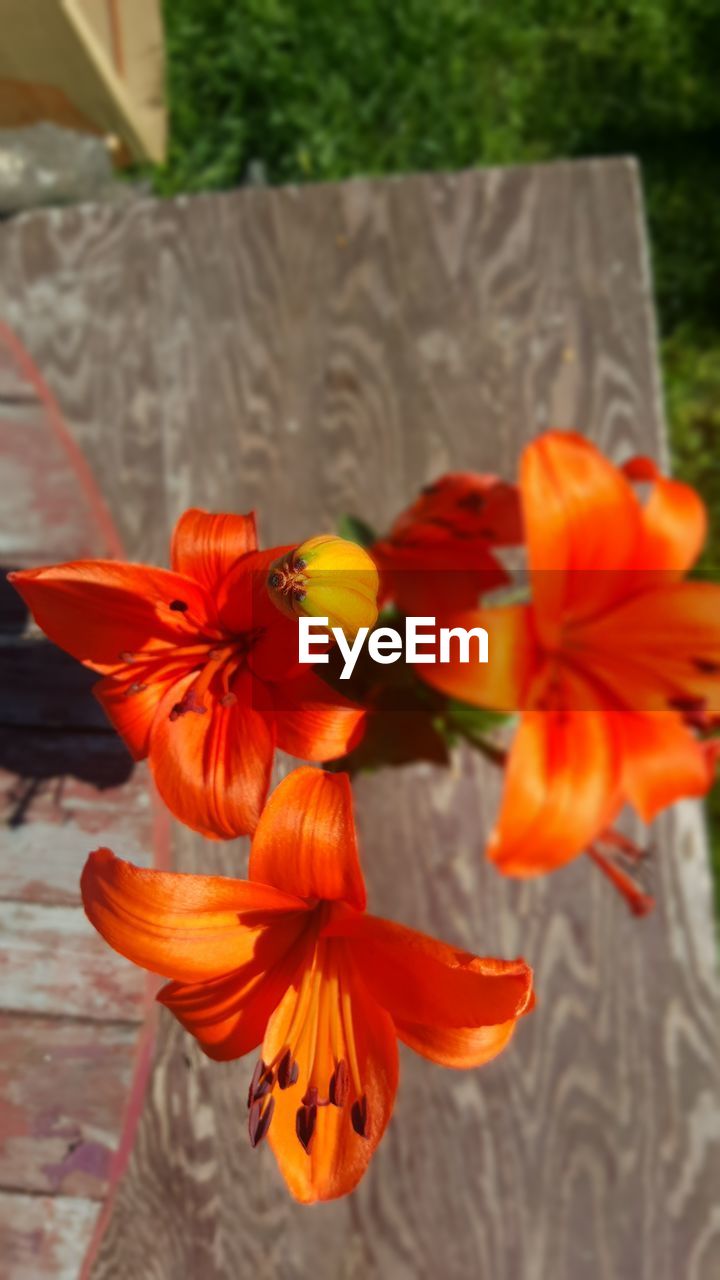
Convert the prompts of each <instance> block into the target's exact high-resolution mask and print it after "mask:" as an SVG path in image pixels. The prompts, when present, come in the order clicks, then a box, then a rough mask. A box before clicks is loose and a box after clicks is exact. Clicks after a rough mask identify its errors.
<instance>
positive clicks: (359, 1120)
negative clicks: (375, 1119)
mask: <svg viewBox="0 0 720 1280" xmlns="http://www.w3.org/2000/svg"><path fill="white" fill-rule="evenodd" d="M350 1119H351V1120H352V1127H353V1129H354V1130H355V1132H356V1133H359V1135H360V1137H361V1138H367V1097H366V1096H365V1094H363V1096H362V1098H356V1099H355V1101H354V1102H353V1104H352V1107H351V1108H350Z"/></svg>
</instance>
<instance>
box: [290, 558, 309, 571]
mask: <svg viewBox="0 0 720 1280" xmlns="http://www.w3.org/2000/svg"><path fill="white" fill-rule="evenodd" d="M293 568H294V569H297V570H298V571H299V572H302V570H303V569H307V560H303V559H302V556H301V557H300V559H299V560H296V561H295V563H294V565H293Z"/></svg>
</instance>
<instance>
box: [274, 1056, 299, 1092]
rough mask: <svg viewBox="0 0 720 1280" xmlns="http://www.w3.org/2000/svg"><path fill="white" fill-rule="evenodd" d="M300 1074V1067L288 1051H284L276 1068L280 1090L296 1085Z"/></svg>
mask: <svg viewBox="0 0 720 1280" xmlns="http://www.w3.org/2000/svg"><path fill="white" fill-rule="evenodd" d="M299 1074H300V1067H299V1065H298V1063H297V1062H296V1061H295V1059H294V1058H293V1056H292V1053H291V1052H290V1050H289V1049H286V1050H285V1052H284V1054H283V1056H282V1058H281V1059H280V1061H279V1063H278V1066H277V1082H278V1085H279V1087H280V1088H281V1089H289V1088H290V1086H291V1085H293V1084H297V1079H298V1076H299Z"/></svg>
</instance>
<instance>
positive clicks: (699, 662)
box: [693, 658, 720, 676]
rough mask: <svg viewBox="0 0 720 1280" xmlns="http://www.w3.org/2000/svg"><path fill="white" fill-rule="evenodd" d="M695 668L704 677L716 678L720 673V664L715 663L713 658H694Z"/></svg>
mask: <svg viewBox="0 0 720 1280" xmlns="http://www.w3.org/2000/svg"><path fill="white" fill-rule="evenodd" d="M693 666H694V667H695V668H696V669H697V670H698V671H701V672H702V674H703V675H704V676H716V675H718V674H719V673H720V662H713V661H712V659H711V658H693Z"/></svg>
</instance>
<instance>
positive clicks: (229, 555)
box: [170, 507, 257, 593]
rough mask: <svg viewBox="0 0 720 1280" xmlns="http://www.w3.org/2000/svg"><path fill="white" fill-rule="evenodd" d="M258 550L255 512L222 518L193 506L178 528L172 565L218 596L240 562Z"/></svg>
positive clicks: (219, 515) (173, 547) (222, 516)
mask: <svg viewBox="0 0 720 1280" xmlns="http://www.w3.org/2000/svg"><path fill="white" fill-rule="evenodd" d="M256 550H257V532H256V528H255V512H254V511H250V512H249V513H248V515H246V516H238V515H225V514H222V515H221V514H211V513H210V512H209V511H200V510H199V508H197V507H192V508H191V509H190V510H189V511H185V512H184V514H183V515H181V517H180V519H179V520H178V522H177V524H176V525H175V531H174V533H173V537H172V546H171V551H170V563H171V564H172V567H173V569H175V570H176V571H177V573H184V574H185V575H186V576H187V577H188V578H194V579H195V581H196V582H201V583H202V585H203V586H204V587H206V588H207V590H208V591H210V592H211V593H214V592H215V591H216V590H217V588H218V586H219V585H220V582H221V581H222V579H223V578H224V577H225V575H226V574H227V573H228V572H229V570H230V569H231V568H232V567H233V565H234V564H235V562H236V560H239V558H240V556H244V555H246V554H247V552H248V551H256Z"/></svg>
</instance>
